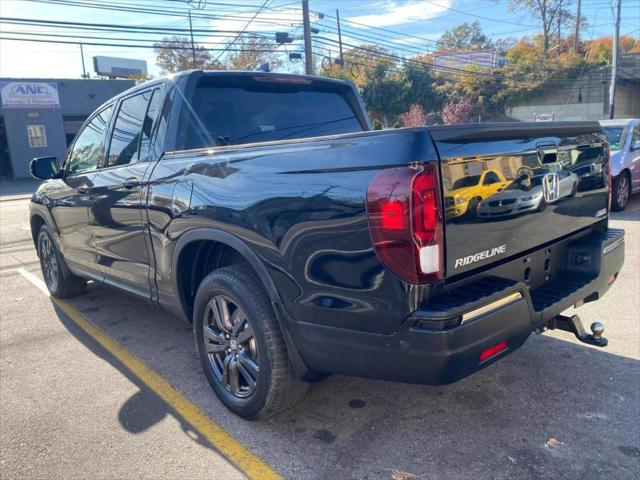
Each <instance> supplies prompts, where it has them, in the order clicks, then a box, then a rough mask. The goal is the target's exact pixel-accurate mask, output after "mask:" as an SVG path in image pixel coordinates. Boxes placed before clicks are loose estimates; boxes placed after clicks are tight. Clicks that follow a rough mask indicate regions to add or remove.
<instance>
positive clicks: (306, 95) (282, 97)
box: [183, 79, 363, 149]
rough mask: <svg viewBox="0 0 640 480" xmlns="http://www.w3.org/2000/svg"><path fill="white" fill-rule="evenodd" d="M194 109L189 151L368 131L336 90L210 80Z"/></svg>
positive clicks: (187, 128) (187, 125)
mask: <svg viewBox="0 0 640 480" xmlns="http://www.w3.org/2000/svg"><path fill="white" fill-rule="evenodd" d="M192 107H193V112H192V115H187V116H185V118H184V119H183V135H184V137H183V138H184V143H185V147H184V148H186V149H190V148H201V147H209V146H221V145H239V144H243V143H253V142H268V141H275V140H285V139H294V138H304V137H315V136H321V135H336V134H341V133H352V132H361V131H362V130H363V127H362V125H361V123H360V120H359V119H358V117H357V116H356V114H355V112H354V110H353V108H352V106H351V105H350V103H349V102H348V100H347V98H346V97H345V95H343V93H342V92H341V91H340V90H338V89H337V88H336V87H327V86H313V85H290V84H275V83H272V82H264V83H260V82H256V81H247V80H244V81H236V82H234V83H233V84H230V83H229V82H228V81H226V82H225V81H220V80H218V81H212V80H208V81H207V79H205V82H204V83H201V84H199V85H198V86H197V87H196V89H195V93H194V95H193V101H192ZM194 117H195V118H194Z"/></svg>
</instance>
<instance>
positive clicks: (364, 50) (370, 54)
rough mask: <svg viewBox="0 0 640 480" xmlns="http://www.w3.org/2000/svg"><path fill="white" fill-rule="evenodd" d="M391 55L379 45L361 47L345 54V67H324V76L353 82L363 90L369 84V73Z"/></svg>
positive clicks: (332, 64) (334, 65) (333, 64)
mask: <svg viewBox="0 0 640 480" xmlns="http://www.w3.org/2000/svg"><path fill="white" fill-rule="evenodd" d="M389 55H390V52H389V51H388V50H387V49H385V48H382V47H379V46H377V45H361V46H359V47H355V48H352V49H349V50H346V51H345V52H344V54H343V57H344V65H343V66H340V65H336V64H335V63H333V62H332V63H331V64H330V65H328V68H325V67H323V68H322V75H324V76H326V77H331V78H340V79H342V80H351V81H352V82H353V83H355V84H356V86H357V87H359V88H362V87H363V86H364V84H365V83H366V82H367V71H369V70H371V69H372V68H374V67H375V66H376V64H377V63H378V62H379V61H380V60H385V59H387V58H389V57H388V56H389ZM334 60H335V59H334Z"/></svg>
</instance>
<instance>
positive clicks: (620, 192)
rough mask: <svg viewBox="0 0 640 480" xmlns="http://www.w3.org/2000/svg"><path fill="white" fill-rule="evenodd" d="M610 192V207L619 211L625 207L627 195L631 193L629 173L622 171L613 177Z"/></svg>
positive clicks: (627, 199)
mask: <svg viewBox="0 0 640 480" xmlns="http://www.w3.org/2000/svg"><path fill="white" fill-rule="evenodd" d="M611 193H612V195H611V208H612V209H613V210H615V211H620V210H624V209H625V208H627V203H629V196H630V195H631V182H630V181H629V174H628V173H627V172H622V173H621V174H620V175H618V176H617V177H616V178H614V179H613V190H612V192H611Z"/></svg>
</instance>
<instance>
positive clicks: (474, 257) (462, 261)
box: [453, 244, 507, 268]
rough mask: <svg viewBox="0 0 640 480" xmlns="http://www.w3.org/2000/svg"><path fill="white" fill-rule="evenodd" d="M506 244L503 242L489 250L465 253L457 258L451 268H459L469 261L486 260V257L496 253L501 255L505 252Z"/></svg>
mask: <svg viewBox="0 0 640 480" xmlns="http://www.w3.org/2000/svg"><path fill="white" fill-rule="evenodd" d="M506 251H507V245H506V244H503V245H500V246H499V247H494V248H491V249H489V250H484V251H482V252H478V253H474V254H473V255H467V256H466V257H462V258H458V259H457V260H456V263H455V265H454V267H453V268H460V267H464V266H466V265H469V264H470V263H476V262H479V261H480V260H486V259H487V258H491V257H495V256H496V255H501V254H503V253H506Z"/></svg>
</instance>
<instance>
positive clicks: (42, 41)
mask: <svg viewBox="0 0 640 480" xmlns="http://www.w3.org/2000/svg"><path fill="white" fill-rule="evenodd" d="M0 40H11V41H18V42H36V43H62V44H68V45H80V44H82V45H91V46H98V47H123V48H152V49H155V48H158V46H156V45H133V44H124V43H106V42H105V43H103V42H74V41H72V40H68V41H67V40H45V39H37V38H17V37H6V36H4V35H3V34H2V32H0ZM185 45H186V46H185V47H178V46H173V45H172V46H171V48H172V49H175V50H191V46H190V45H188V44H187V43H186V42H185ZM160 48H162V47H160ZM200 50H207V51H210V52H220V51H224V49H223V48H205V47H202V48H200ZM226 51H229V52H247V51H249V52H265V53H277V52H279V50H273V49H259V48H251V49H247V48H235V49H228V50H226Z"/></svg>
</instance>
